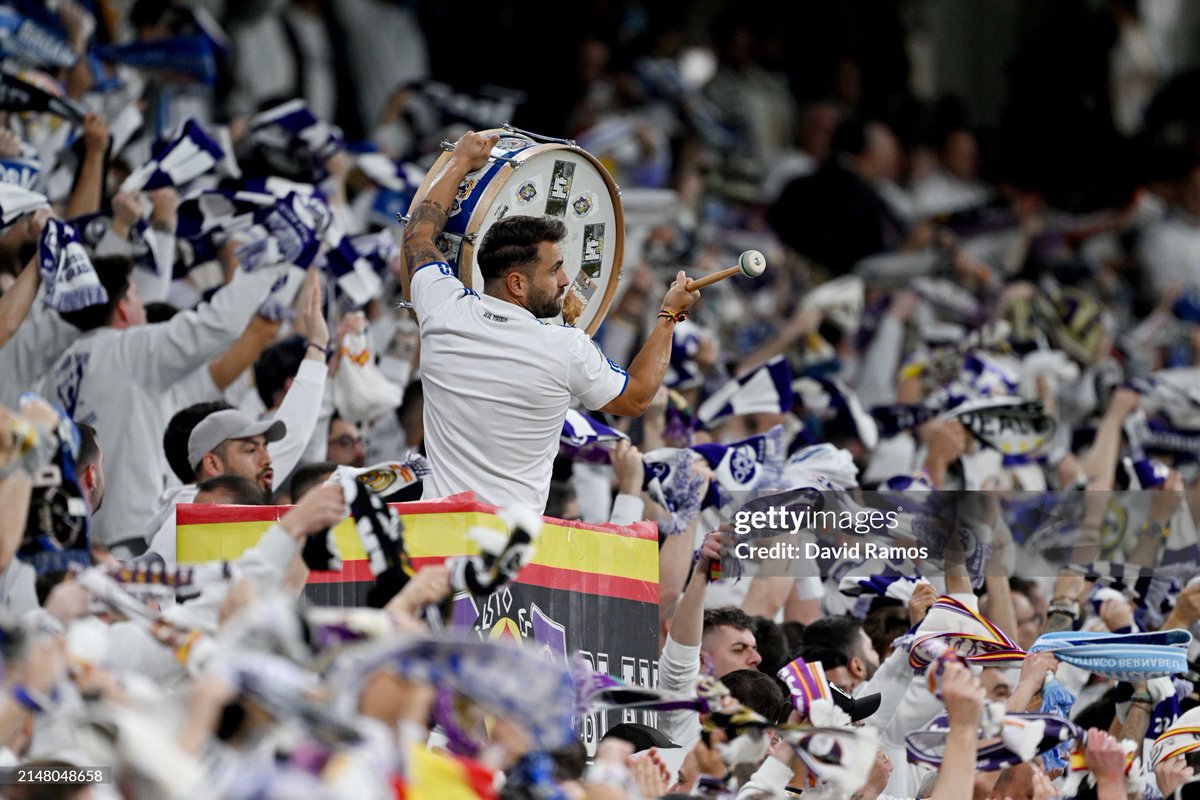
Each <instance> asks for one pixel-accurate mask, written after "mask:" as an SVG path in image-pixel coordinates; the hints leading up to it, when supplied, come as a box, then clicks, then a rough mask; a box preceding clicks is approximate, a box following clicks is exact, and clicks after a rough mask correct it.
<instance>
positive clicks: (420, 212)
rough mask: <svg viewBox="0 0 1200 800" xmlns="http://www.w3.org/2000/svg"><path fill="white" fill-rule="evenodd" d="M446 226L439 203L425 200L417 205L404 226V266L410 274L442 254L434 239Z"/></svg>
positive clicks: (437, 259)
mask: <svg viewBox="0 0 1200 800" xmlns="http://www.w3.org/2000/svg"><path fill="white" fill-rule="evenodd" d="M445 227H446V210H445V209H444V208H442V206H441V204H440V203H438V202H436V201H432V200H426V201H424V202H422V203H420V204H418V205H417V207H416V208H415V209H413V212H412V214H411V215H410V216H409V219H408V224H407V225H405V227H404V238H403V246H404V267H405V269H407V270H408V274H409V275H410V276H411V275H412V274H413V272H414V271H416V269H417V267H420V266H422V265H423V264H428V263H429V262H430V261H441V260H442V258H443V256H442V253H441V251H439V250H438V249H437V246H436V245H435V244H434V241H435V240H436V239H437V237H438V236H439V235H441V233H442V230H443V229H445Z"/></svg>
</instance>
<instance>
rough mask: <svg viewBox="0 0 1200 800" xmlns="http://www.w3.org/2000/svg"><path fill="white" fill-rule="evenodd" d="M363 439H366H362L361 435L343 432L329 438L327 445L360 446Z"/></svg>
mask: <svg viewBox="0 0 1200 800" xmlns="http://www.w3.org/2000/svg"><path fill="white" fill-rule="evenodd" d="M365 441H366V440H364V439H363V437H361V436H351V435H350V434H348V433H343V434H342V435H341V436H337V437H335V438H333V439H330V440H329V446H330V447H334V446H337V447H362V446H363V445H364V444H365Z"/></svg>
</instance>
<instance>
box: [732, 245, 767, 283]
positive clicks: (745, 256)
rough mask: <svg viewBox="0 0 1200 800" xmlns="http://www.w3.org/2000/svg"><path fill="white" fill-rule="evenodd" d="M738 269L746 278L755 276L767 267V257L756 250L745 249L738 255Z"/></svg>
mask: <svg viewBox="0 0 1200 800" xmlns="http://www.w3.org/2000/svg"><path fill="white" fill-rule="evenodd" d="M738 269H740V270H741V271H742V274H743V275H745V276H746V277H747V278H757V277H758V276H759V275H762V274H763V272H765V271H766V269H767V259H766V258H764V257H763V254H762V253H760V252H758V251H757V250H747V251H746V252H744V253H742V254H741V255H740V256H738Z"/></svg>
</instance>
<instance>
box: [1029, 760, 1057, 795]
mask: <svg viewBox="0 0 1200 800" xmlns="http://www.w3.org/2000/svg"><path fill="white" fill-rule="evenodd" d="M1057 797H1058V790H1057V789H1055V788H1054V781H1052V780H1050V776H1049V775H1047V774H1046V773H1045V772H1043V771H1042V770H1040V769H1038V768H1037V767H1036V766H1035V767H1034V768H1033V800H1055V798H1057Z"/></svg>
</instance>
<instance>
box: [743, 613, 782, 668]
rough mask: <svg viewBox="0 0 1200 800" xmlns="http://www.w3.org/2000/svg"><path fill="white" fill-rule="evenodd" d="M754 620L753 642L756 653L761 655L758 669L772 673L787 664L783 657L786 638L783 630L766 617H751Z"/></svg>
mask: <svg viewBox="0 0 1200 800" xmlns="http://www.w3.org/2000/svg"><path fill="white" fill-rule="evenodd" d="M751 619H753V620H754V643H755V649H756V650H758V654H759V655H760V656H762V661H761V662H759V665H758V671H759V672H765V673H766V674H768V675H774V674H775V673H776V672H778V671H779V670H780V669H782V668H783V667H784V666H786V665H787V661H785V660H784V659H785V658H786V656H787V653H788V646H787V640H786V639H785V638H784V636H783V631H782V630H780V628H779V626H778V625H776V624H775V622H774V621H773V620H769V619H767V618H766V617H751Z"/></svg>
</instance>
